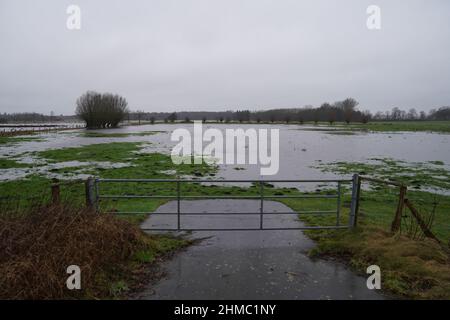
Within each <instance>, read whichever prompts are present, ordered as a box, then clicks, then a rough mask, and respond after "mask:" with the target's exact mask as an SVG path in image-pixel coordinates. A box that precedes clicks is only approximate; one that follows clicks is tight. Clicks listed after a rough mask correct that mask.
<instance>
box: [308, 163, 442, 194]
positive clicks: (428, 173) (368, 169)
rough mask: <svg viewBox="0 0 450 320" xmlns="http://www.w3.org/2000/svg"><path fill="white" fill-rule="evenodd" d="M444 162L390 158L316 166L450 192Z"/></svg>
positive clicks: (326, 170) (412, 186)
mask: <svg viewBox="0 0 450 320" xmlns="http://www.w3.org/2000/svg"><path fill="white" fill-rule="evenodd" d="M443 165H444V163H443V162H442V161H430V162H427V163H423V162H414V163H407V162H404V161H400V160H394V159H389V158H382V159H378V158H372V159H369V160H368V161H366V162H343V161H337V162H332V163H319V164H317V165H316V166H315V168H318V169H320V170H322V171H324V172H333V173H338V174H343V175H344V174H345V175H349V174H353V173H359V174H360V175H367V176H370V177H378V178H381V179H386V180H387V179H390V180H395V181H398V182H402V183H404V184H406V185H408V186H410V187H411V188H414V189H423V188H425V189H441V190H447V191H448V190H450V172H449V171H448V170H446V168H445V167H443Z"/></svg>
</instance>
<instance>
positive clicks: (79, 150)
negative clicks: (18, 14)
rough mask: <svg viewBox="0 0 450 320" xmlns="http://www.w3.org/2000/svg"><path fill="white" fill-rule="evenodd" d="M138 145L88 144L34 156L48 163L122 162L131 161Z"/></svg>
mask: <svg viewBox="0 0 450 320" xmlns="http://www.w3.org/2000/svg"><path fill="white" fill-rule="evenodd" d="M140 145H141V144H140V143H135V142H114V143H100V144H90V145H86V146H82V147H75V148H63V149H52V150H46V151H41V152H37V153H36V155H37V156H38V157H41V158H45V159H47V160H49V161H50V162H53V163H56V162H63V161H109V162H124V161H127V160H131V159H133V157H135V156H136V152H137V151H139V150H140V149H141V148H140Z"/></svg>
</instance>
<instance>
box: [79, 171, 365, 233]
mask: <svg viewBox="0 0 450 320" xmlns="http://www.w3.org/2000/svg"><path fill="white" fill-rule="evenodd" d="M131 182H132V183H138V184H147V183H158V184H164V183H172V184H175V186H176V189H175V194H173V195H157V194H151V195H117V194H102V185H104V184H111V183H119V184H121V183H131ZM189 183H211V184H214V183H220V184H223V183H252V184H255V185H256V186H259V187H258V195H253V196H252V195H213V196H208V195H187V194H183V193H182V188H181V186H182V185H183V184H189ZM267 183H289V184H291V183H294V184H305V183H336V189H335V190H336V191H335V193H333V194H301V195H273V194H271V195H268V194H266V193H265V184H267ZM342 184H351V188H352V189H351V191H352V197H351V204H350V215H349V219H348V223H345V224H344V225H343V224H341V223H340V219H341V201H342V194H343V191H342V189H343V188H342ZM359 186H360V183H359V177H358V175H354V176H353V179H347V180H345V179H335V180H217V179H216V180H210V179H205V180H201V179H99V178H90V179H88V181H87V183H86V199H87V202H88V205H90V206H92V207H95V208H98V206H99V203H100V202H101V201H102V200H107V199H109V200H120V199H166V200H175V201H176V204H177V209H176V212H148V211H122V212H118V211H116V212H115V213H117V214H142V213H145V214H151V215H176V217H177V220H176V228H157V229H144V230H153V231H238V230H242V231H252V230H311V229H344V228H351V227H354V226H355V225H356V212H357V207H358V201H357V200H358V193H359ZM200 199H201V200H203V199H236V200H238V199H253V200H259V203H260V205H259V210H258V212H245V213H239V212H237V213H235V212H232V213H230V212H221V213H217V212H212V213H205V212H183V211H182V208H181V200H200ZM269 199H270V200H275V201H276V200H277V199H324V200H325V199H336V202H335V203H336V207H335V209H333V210H324V211H319V210H318V211H291V212H265V211H264V201H267V200H269ZM218 214H220V215H240V214H242V215H259V227H256V228H184V227H183V225H182V223H181V216H186V215H189V216H201V215H218ZM276 214H293V215H307V214H317V215H319V214H331V215H335V217H336V219H335V223H334V224H333V225H324V226H299V227H288V228H284V227H276V228H272V227H265V225H264V217H265V216H267V215H276Z"/></svg>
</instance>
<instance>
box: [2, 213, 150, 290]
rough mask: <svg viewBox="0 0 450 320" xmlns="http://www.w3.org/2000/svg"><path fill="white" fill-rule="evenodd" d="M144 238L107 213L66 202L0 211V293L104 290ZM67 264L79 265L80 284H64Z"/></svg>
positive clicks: (143, 244)
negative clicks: (76, 286) (71, 286)
mask: <svg viewBox="0 0 450 320" xmlns="http://www.w3.org/2000/svg"><path fill="white" fill-rule="evenodd" d="M147 243H148V239H147V238H146V237H145V235H144V234H143V233H142V232H141V230H140V229H139V228H138V227H137V226H134V225H132V224H130V223H128V222H126V221H124V220H121V219H118V218H116V217H114V216H112V215H108V214H97V213H94V212H92V211H89V210H87V209H72V208H69V207H67V206H38V207H35V208H34V209H31V210H30V212H25V213H22V214H18V213H11V212H9V213H8V212H7V213H5V212H3V213H2V214H1V215H0V253H1V254H0V275H1V277H0V299H67V298H68V299H70V298H97V297H106V296H108V295H109V292H108V287H107V286H105V282H108V281H110V280H111V279H110V278H111V275H114V274H120V272H121V271H122V270H124V268H126V263H127V262H128V261H129V259H130V258H131V257H132V256H133V254H135V253H136V252H138V251H139V250H143V249H144V248H145V246H146V245H147ZM69 265H78V266H79V267H80V269H81V288H82V289H81V290H69V289H67V287H66V280H67V277H68V276H69V274H67V273H66V269H67V267H68V266H69Z"/></svg>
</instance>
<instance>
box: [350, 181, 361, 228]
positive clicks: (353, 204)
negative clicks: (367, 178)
mask: <svg viewBox="0 0 450 320" xmlns="http://www.w3.org/2000/svg"><path fill="white" fill-rule="evenodd" d="M358 185H359V175H358V174H357V173H355V174H354V175H353V179H352V200H351V203H350V218H349V221H348V223H349V226H350V227H351V228H354V227H356V221H357V218H356V215H357V210H358V207H359V204H358V201H359V192H358Z"/></svg>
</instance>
